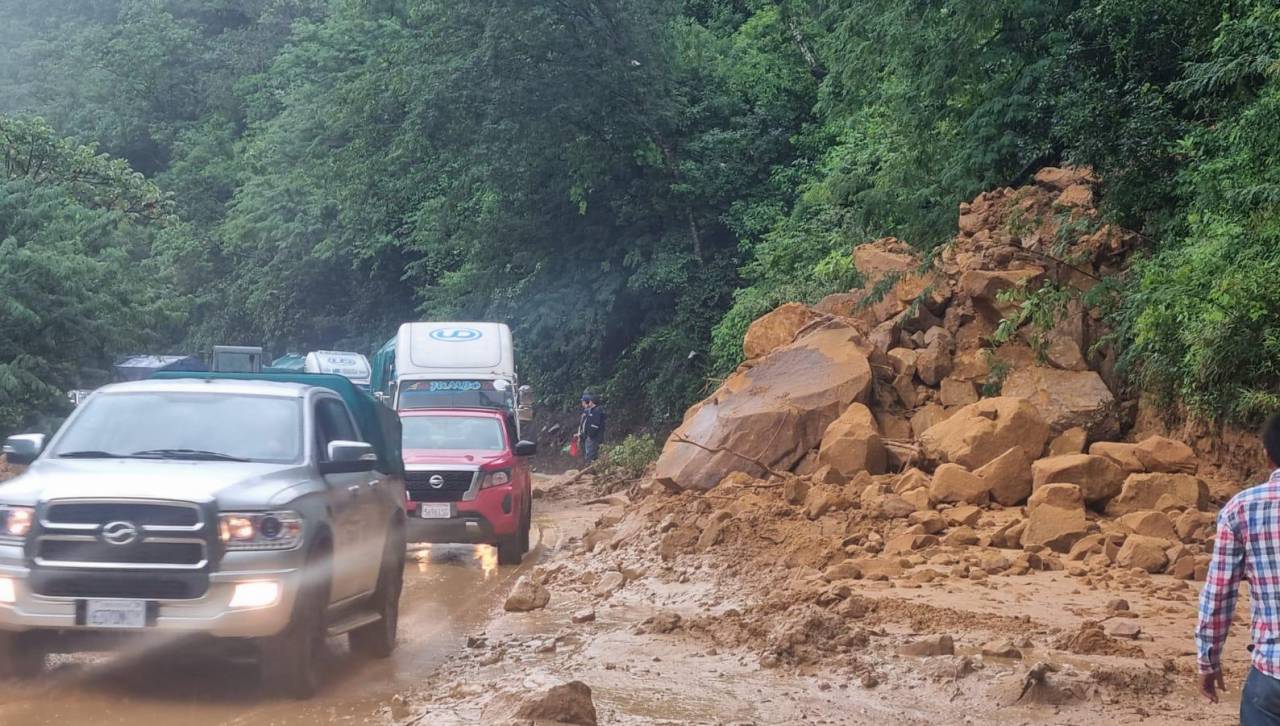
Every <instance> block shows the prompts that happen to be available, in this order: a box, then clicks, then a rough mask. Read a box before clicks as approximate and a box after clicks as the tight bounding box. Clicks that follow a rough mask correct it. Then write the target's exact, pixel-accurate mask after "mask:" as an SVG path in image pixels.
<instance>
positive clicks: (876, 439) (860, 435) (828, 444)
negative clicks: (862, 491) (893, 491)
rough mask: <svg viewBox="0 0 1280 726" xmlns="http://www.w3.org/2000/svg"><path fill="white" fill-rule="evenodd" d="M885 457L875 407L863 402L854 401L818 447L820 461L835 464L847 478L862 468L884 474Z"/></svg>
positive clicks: (873, 472)
mask: <svg viewBox="0 0 1280 726" xmlns="http://www.w3.org/2000/svg"><path fill="white" fill-rule="evenodd" d="M885 460H886V459H885V450H884V444H883V443H881V441H880V427H879V426H878V425H877V423H876V419H875V416H873V415H872V414H871V409H869V408H867V407H866V406H864V405H862V404H861V403H854V404H851V405H850V406H849V407H848V408H847V409H845V411H844V413H842V414H840V417H839V418H837V419H836V420H835V421H832V422H831V424H830V425H829V426H827V430H826V432H824V433H823V435H822V443H821V444H820V445H819V447H818V463H819V464H822V465H825V466H829V467H831V468H832V469H833V470H835V471H837V472H839V473H840V474H841V475H843V476H844V478H845V479H851V478H853V476H854V475H855V474H857V473H858V472H860V471H866V472H870V473H872V474H883V473H884V471H885Z"/></svg>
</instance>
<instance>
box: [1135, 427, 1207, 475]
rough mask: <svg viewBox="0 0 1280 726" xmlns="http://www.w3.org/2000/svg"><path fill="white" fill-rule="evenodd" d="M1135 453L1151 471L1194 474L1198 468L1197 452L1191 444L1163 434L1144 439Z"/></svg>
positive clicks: (1145, 467) (1144, 466)
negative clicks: (1192, 448)
mask: <svg viewBox="0 0 1280 726" xmlns="http://www.w3.org/2000/svg"><path fill="white" fill-rule="evenodd" d="M1133 453H1134V455H1135V456H1137V457H1138V461H1141V462H1142V466H1143V468H1144V469H1146V470H1147V471H1150V472H1161V473H1180V474H1194V473H1196V469H1197V468H1198V464H1197V462H1196V454H1195V452H1194V451H1192V450H1191V447H1190V446H1187V445H1186V444H1184V443H1182V442H1181V441H1175V440H1173V439H1168V438H1165V437H1163V436H1152V437H1150V438H1147V439H1143V440H1142V441H1140V442H1138V445H1137V446H1136V447H1134V452H1133Z"/></svg>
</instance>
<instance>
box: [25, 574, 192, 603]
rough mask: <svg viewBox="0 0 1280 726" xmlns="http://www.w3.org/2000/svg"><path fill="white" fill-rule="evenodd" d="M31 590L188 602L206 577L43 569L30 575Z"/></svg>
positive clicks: (54, 594)
mask: <svg viewBox="0 0 1280 726" xmlns="http://www.w3.org/2000/svg"><path fill="white" fill-rule="evenodd" d="M31 589H32V590H34V591H35V593H36V594H38V595H43V596H45V597H102V598H127V599H134V598H136V599H140V600H189V599H192V598H197V597H201V596H203V595H204V594H205V592H206V591H208V589H209V577H208V575H206V574H205V573H202V572H191V573H174V574H168V573H164V574H160V573H152V572H102V571H100V570H98V571H88V570H47V569H46V570H36V571H34V572H33V573H32V576H31Z"/></svg>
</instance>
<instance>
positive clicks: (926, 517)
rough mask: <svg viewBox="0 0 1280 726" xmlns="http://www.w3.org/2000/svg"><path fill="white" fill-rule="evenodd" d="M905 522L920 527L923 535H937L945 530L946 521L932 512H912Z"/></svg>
mask: <svg viewBox="0 0 1280 726" xmlns="http://www.w3.org/2000/svg"><path fill="white" fill-rule="evenodd" d="M907 522H909V523H910V524H918V525H920V526H921V527H923V528H924V533H925V534H937V533H939V532H941V531H942V530H944V529H946V528H947V520H945V519H943V518H942V515H941V514H939V513H937V512H934V511H928V512H913V513H912V514H911V515H910V516H908V517H907Z"/></svg>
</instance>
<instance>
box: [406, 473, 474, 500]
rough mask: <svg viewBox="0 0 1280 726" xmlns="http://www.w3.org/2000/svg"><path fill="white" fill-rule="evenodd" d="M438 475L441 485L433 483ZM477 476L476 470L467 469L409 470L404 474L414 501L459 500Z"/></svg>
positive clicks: (408, 490)
mask: <svg viewBox="0 0 1280 726" xmlns="http://www.w3.org/2000/svg"><path fill="white" fill-rule="evenodd" d="M436 476H438V477H440V480H438V481H437V482H436V484H438V485H439V486H436V485H433V484H432V483H431V479H432V477H436ZM475 476H476V472H475V471H465V470H463V471H459V470H444V469H442V470H427V471H409V472H405V475H404V483H405V491H406V492H407V493H408V495H409V500H410V501H414V502H457V501H461V500H462V496H463V495H464V494H466V493H467V492H468V491H470V490H471V484H472V482H473V481H474V479H475Z"/></svg>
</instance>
